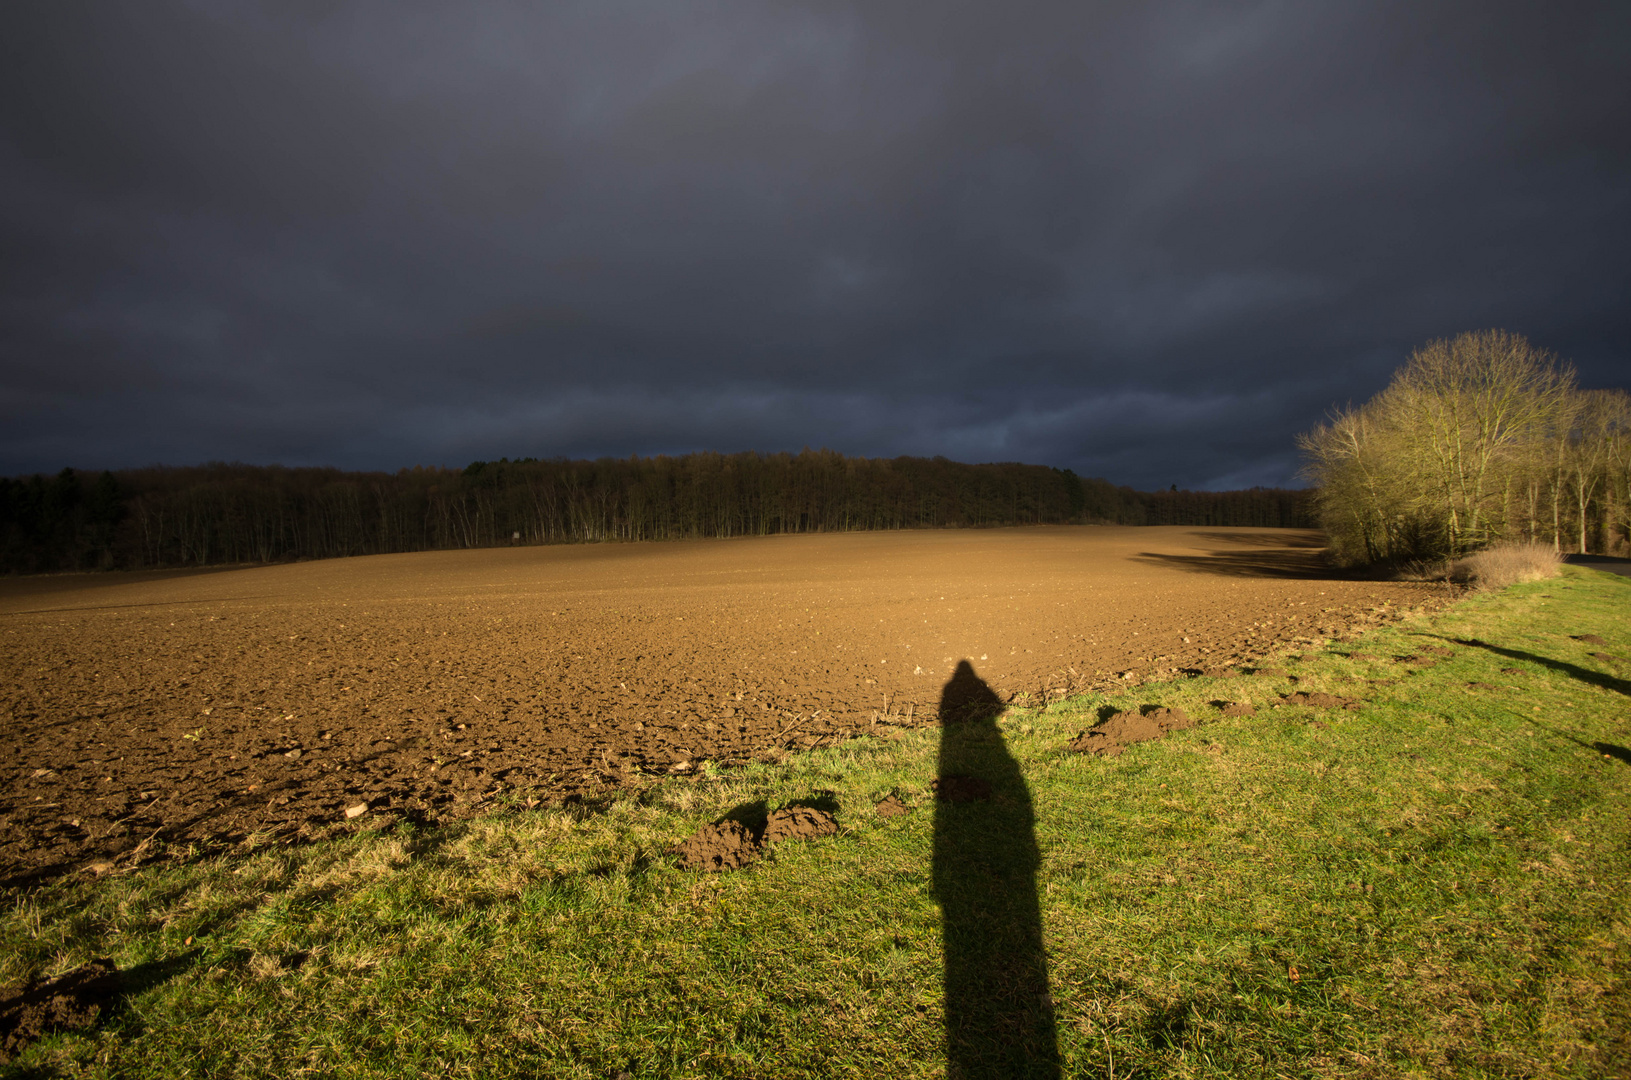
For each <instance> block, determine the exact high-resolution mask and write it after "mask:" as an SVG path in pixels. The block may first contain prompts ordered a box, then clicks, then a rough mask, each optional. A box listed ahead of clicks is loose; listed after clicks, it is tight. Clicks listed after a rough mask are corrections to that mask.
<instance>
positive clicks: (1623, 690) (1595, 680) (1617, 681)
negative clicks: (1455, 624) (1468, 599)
mask: <svg viewBox="0 0 1631 1080" xmlns="http://www.w3.org/2000/svg"><path fill="white" fill-rule="evenodd" d="M1454 640H1456V644H1458V645H1468V646H1472V647H1473V648H1478V649H1487V650H1489V651H1490V652H1492V653H1495V654H1496V655H1498V656H1505V657H1507V658H1508V659H1511V660H1528V661H1530V662H1532V663H1536V664H1539V665H1540V666H1541V667H1546V668H1551V669H1552V670H1553V671H1557V672H1561V673H1563V674H1564V675H1567V676H1569V677H1570V678H1571V679H1579V680H1580V681H1581V682H1583V683H1589V684H1591V685H1592V686H1600V687H1602V688H1603V689H1604V690H1613V691H1614V692H1616V693H1619V694H1625V695H1626V696H1627V697H1631V682H1627V681H1626V680H1625V679H1621V678H1616V677H1615V676H1613V675H1605V674H1603V673H1602V672H1601V671H1593V670H1591V669H1590V668H1583V667H1581V666H1580V665H1578V664H1570V663H1568V662H1566V661H1563V660H1553V659H1551V658H1550V657H1546V656H1537V655H1536V654H1534V653H1529V652H1523V651H1522V650H1520V649H1503V648H1501V647H1500V646H1499V645H1491V644H1490V643H1489V642H1487V641H1472V640H1460V639H1454Z"/></svg>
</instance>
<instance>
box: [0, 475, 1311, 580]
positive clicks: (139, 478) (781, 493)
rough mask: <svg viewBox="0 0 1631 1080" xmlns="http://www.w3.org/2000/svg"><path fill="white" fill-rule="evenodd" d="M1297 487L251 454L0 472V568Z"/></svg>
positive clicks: (1202, 503) (304, 553) (346, 551)
mask: <svg viewBox="0 0 1631 1080" xmlns="http://www.w3.org/2000/svg"><path fill="white" fill-rule="evenodd" d="M1310 520H1311V519H1310V516H1309V510H1308V506H1307V501H1306V496H1305V494H1304V493H1303V492H1297V491H1281V490H1269V489H1260V488H1254V489H1253V490H1251V491H1229V492H1198V491H1177V490H1173V491H1163V492H1154V493H1151V492H1139V491H1134V490H1132V489H1131V488H1125V487H1116V486H1115V485H1113V484H1111V483H1109V482H1108V481H1105V480H1083V479H1080V478H1078V477H1077V476H1076V475H1075V474H1074V473H1072V472H1071V471H1070V470H1068V469H1051V468H1048V467H1046V466H1041V465H1020V464H993V465H966V464H961V463H959V462H954V461H947V460H946V459H945V458H940V457H937V458H933V459H929V458H911V457H901V458H893V459H885V458H858V457H845V456H843V455H841V454H837V453H834V452H832V451H829V450H820V451H811V450H806V451H804V452H803V453H799V454H785V453H784V454H758V453H751V452H750V453H741V454H716V453H696V454H686V455H684V456H681V457H652V458H638V457H634V458H619V459H612V458H603V459H601V460H599V461H565V460H554V461H538V460H533V459H526V460H522V461H509V460H503V461H496V462H483V461H478V462H475V463H473V464H471V465H470V466H469V467H467V468H465V469H462V470H459V469H442V468H429V469H427V468H414V469H403V470H401V471H400V472H397V473H383V472H375V473H362V472H342V471H340V470H339V469H324V468H302V469H290V468H284V467H282V466H276V465H273V466H258V465H237V464H233V465H223V464H212V465H200V466H190V467H184V468H170V467H153V468H146V469H126V470H122V471H119V472H112V473H109V472H104V473H101V474H99V475H96V474H88V473H78V472H75V471H73V470H72V469H64V470H63V471H62V472H61V473H59V474H57V475H56V476H55V477H44V476H31V477H24V478H19V479H0V571H4V572H7V573H39V572H47V571H61V570H90V569H116V568H117V569H145V568H160V567H181V566H203V565H210V564H226V563H264V562H279V561H286V560H293V559H321V558H333V557H337V556H343V555H372V554H380V553H385V552H398V551H425V550H431V549H442V548H473V547H491V546H496V545H502V544H512V543H521V544H559V543H581V542H590V541H603V540H673V539H689V538H698V537H728V536H764V535H769V534H773V533H804V532H839V531H850V530H865V529H921V528H961V527H982V526H996V525H1045V524H1065V523H1100V524H1124V525H1246V526H1257V527H1263V526H1270V527H1273V526H1307V525H1308V524H1309V523H1310Z"/></svg>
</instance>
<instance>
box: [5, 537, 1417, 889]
mask: <svg viewBox="0 0 1631 1080" xmlns="http://www.w3.org/2000/svg"><path fill="white" fill-rule="evenodd" d="M1318 544H1319V539H1318V537H1317V536H1315V535H1313V534H1309V533H1301V532H1294V531H1289V530H1261V529H1258V530H1246V529H1211V530H1195V529H1183V528H1137V529H1135V528H1101V527H1075V528H1072V527H1060V528H1038V529H1003V530H990V531H961V532H900V533H849V534H839V535H823V536H789V537H772V538H768V539H745V540H722V541H698V542H693V543H671V544H637V545H611V544H608V545H593V546H581V547H544V548H511V549H503V550H489V551H466V552H427V553H420V554H411V555H386V556H375V557H370V558H359V559H343V560H335V561H330V562H314V563H303V564H294V565H284V566H269V567H254V568H247V569H234V570H222V571H212V572H198V573H190V574H189V573H174V574H147V575H140V574H107V575H77V576H63V577H44V578H24V579H11V580H0V635H3V646H4V647H3V649H0V717H3V718H4V730H3V733H0V778H3V781H4V787H3V793H4V794H3V799H4V801H3V802H0V878H3V879H6V880H12V881H16V880H20V879H25V878H28V877H31V876H34V875H37V874H41V873H51V872H54V871H61V870H64V869H91V870H94V871H98V872H100V871H104V870H106V869H108V868H110V867H112V866H124V865H130V864H132V863H135V862H139V861H142V860H143V859H146V858H151V857H154V856H155V855H160V854H168V855H171V856H174V855H177V854H183V853H185V852H186V851H187V850H188V847H189V845H196V847H195V848H194V850H211V849H214V848H217V847H219V846H221V845H229V844H235V843H240V842H244V841H246V840H250V839H251V838H254V839H257V840H266V839H271V838H281V839H293V838H297V837H309V836H316V835H321V834H322V833H324V832H326V831H329V830H332V829H335V828H340V827H355V825H356V824H376V825H377V824H379V823H380V822H381V821H382V820H383V819H386V818H389V817H397V818H408V819H411V820H416V821H436V820H444V819H449V818H456V817H460V816H466V815H469V814H472V813H477V812H480V811H481V810H482V809H484V808H486V807H488V806H490V805H492V799H493V797H494V796H496V795H501V794H502V795H506V796H510V797H520V798H536V799H540V800H559V799H567V798H572V797H581V796H583V795H585V794H591V793H594V792H598V791H604V790H606V789H607V788H608V787H609V786H615V785H620V784H624V783H627V782H630V781H631V780H633V779H635V778H637V777H638V776H639V775H641V774H642V773H659V772H673V771H679V772H684V771H688V770H690V769H694V768H696V767H697V766H698V765H699V764H700V763H701V762H703V761H707V760H713V761H720V762H729V761H733V760H743V759H746V758H748V757H751V756H756V755H766V754H778V753H781V752H784V751H785V750H787V749H789V748H800V747H809V746H812V745H815V744H816V743H819V742H821V741H823V740H827V741H831V740H836V739H840V738H844V737H846V736H849V735H852V734H857V733H868V732H875V731H880V730H887V725H890V724H896V725H898V724H906V723H921V722H924V721H926V720H932V715H931V714H932V712H933V709H934V706H935V702H936V701H937V700H938V697H939V694H940V690H941V687H942V685H943V684H944V683H945V681H946V679H947V678H948V677H949V675H950V674H951V672H952V670H953V669H954V667H955V666H956V663H957V662H958V661H959V660H963V659H967V660H969V661H970V662H971V663H972V664H973V666H974V668H975V670H976V672H977V673H978V674H979V675H980V676H981V677H982V678H983V679H985V680H986V681H987V682H988V683H989V684H990V685H991V686H992V687H993V688H995V689H996V690H997V691H998V692H999V693H1000V694H1002V695H1003V696H1004V697H1006V698H1008V699H1010V700H1013V699H1015V698H1018V697H1020V696H1021V695H1024V696H1025V699H1026V700H1028V701H1031V702H1035V701H1038V700H1045V699H1048V698H1050V697H1053V698H1057V697H1059V696H1062V695H1063V694H1065V693H1069V692H1075V691H1079V690H1085V689H1088V688H1091V687H1093V686H1095V685H1103V684H1105V683H1107V682H1110V681H1116V680H1122V681H1125V680H1127V679H1138V678H1148V677H1154V676H1166V675H1170V674H1172V673H1174V672H1177V671H1180V670H1182V669H1186V668H1208V667H1218V666H1223V665H1229V664H1246V663H1249V662H1250V661H1252V660H1253V659H1255V658H1258V657H1261V656H1264V655H1268V654H1270V653H1272V652H1274V651H1276V650H1278V649H1284V648H1288V647H1295V646H1297V645H1307V644H1310V643H1312V642H1313V641H1314V640H1318V639H1322V638H1328V637H1333V636H1339V635H1342V634H1344V633H1346V632H1348V631H1350V630H1351V629H1354V628H1355V627H1358V626H1363V625H1369V624H1371V623H1374V622H1375V621H1377V620H1379V619H1384V618H1388V617H1390V616H1389V612H1392V611H1395V610H1397V609H1399V608H1404V607H1408V606H1412V605H1416V606H1419V605H1422V604H1431V603H1437V602H1440V601H1441V600H1442V587H1433V586H1426V585H1412V584H1402V583H1393V582H1358V581H1342V580H1333V579H1331V578H1330V576H1329V575H1326V574H1323V573H1322V572H1321V571H1320V569H1319V562H1318V558H1317V555H1318ZM1384 606H1385V607H1384ZM360 806H366V809H365V810H355V808H357V807H360ZM348 808H350V809H353V810H355V813H354V816H353V818H350V819H348V818H347V816H346V812H347V810H348ZM348 823H349V824H348Z"/></svg>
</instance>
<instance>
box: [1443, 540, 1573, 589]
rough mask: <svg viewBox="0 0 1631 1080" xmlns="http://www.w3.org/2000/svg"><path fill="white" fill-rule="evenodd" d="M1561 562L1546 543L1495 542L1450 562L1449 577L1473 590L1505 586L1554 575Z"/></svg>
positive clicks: (1559, 556)
mask: <svg viewBox="0 0 1631 1080" xmlns="http://www.w3.org/2000/svg"><path fill="white" fill-rule="evenodd" d="M1562 561H1563V556H1562V555H1559V554H1558V553H1557V551H1556V550H1554V549H1553V548H1552V547H1551V546H1550V545H1548V544H1496V545H1494V546H1493V547H1488V548H1485V549H1484V550H1483V551H1479V552H1474V553H1473V554H1471V555H1468V556H1467V557H1465V558H1462V559H1457V560H1455V561H1454V562H1452V563H1451V564H1450V567H1449V577H1450V580H1452V581H1459V582H1463V583H1465V584H1468V585H1471V586H1472V587H1473V588H1475V589H1504V588H1506V587H1507V586H1508V585H1516V584H1518V583H1519V582H1521V581H1540V580H1542V579H1544V578H1551V577H1556V576H1557V567H1558V564H1559V563H1561V562H1562Z"/></svg>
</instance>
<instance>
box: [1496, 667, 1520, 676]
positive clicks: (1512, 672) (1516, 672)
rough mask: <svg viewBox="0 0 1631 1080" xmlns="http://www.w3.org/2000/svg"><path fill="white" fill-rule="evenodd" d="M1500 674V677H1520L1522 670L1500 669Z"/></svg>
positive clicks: (1518, 668)
mask: <svg viewBox="0 0 1631 1080" xmlns="http://www.w3.org/2000/svg"><path fill="white" fill-rule="evenodd" d="M1501 674H1502V675H1522V674H1523V668H1521V667H1504V668H1502V669H1501Z"/></svg>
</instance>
